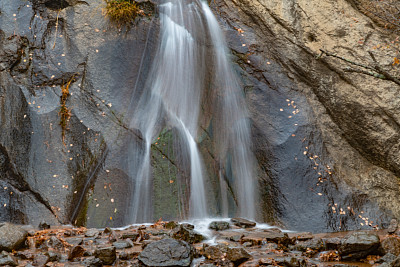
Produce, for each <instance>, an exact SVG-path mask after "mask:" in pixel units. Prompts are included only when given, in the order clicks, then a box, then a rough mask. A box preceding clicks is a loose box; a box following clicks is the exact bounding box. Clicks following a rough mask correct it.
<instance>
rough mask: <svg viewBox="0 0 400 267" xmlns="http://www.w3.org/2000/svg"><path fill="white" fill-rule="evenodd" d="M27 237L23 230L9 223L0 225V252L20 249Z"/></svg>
mask: <svg viewBox="0 0 400 267" xmlns="http://www.w3.org/2000/svg"><path fill="white" fill-rule="evenodd" d="M27 235H28V232H26V231H25V230H24V229H22V228H21V227H19V226H17V225H13V224H10V223H2V224H0V251H2V250H6V251H12V250H15V249H18V248H20V247H21V246H22V245H23V244H24V242H25V240H26V237H27Z"/></svg>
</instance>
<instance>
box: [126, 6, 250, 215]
mask: <svg viewBox="0 0 400 267" xmlns="http://www.w3.org/2000/svg"><path fill="white" fill-rule="evenodd" d="M159 11H160V43H159V46H158V49H157V51H156V54H155V56H154V59H153V62H152V65H151V68H150V71H149V73H148V75H147V77H148V78H147V80H146V82H145V83H144V86H143V93H142V95H141V96H140V99H139V100H138V101H135V107H134V108H133V112H132V114H133V115H132V118H131V121H130V127H131V128H132V129H137V130H138V131H139V132H140V135H141V137H142V138H143V141H142V144H131V145H130V146H131V148H130V149H131V151H132V152H131V155H130V159H129V161H130V175H131V177H132V179H133V181H134V182H133V186H134V192H133V197H132V200H131V201H132V209H131V211H130V213H131V215H130V216H131V221H132V222H136V223H139V222H146V221H147V222H148V221H151V220H153V219H154V218H153V214H152V212H153V197H152V194H153V193H152V190H153V188H152V186H153V180H152V179H153V177H152V166H151V157H152V144H153V142H154V140H155V139H156V138H157V136H158V135H159V134H160V132H161V131H162V130H163V129H174V130H175V131H174V134H176V135H178V136H179V138H180V139H179V140H181V141H180V146H178V145H176V146H175V149H176V148H179V149H180V150H182V151H181V152H180V153H181V154H182V155H183V158H184V160H185V162H187V165H190V166H183V167H182V166H181V167H182V169H187V168H189V169H190V171H189V172H187V173H188V174H190V183H189V184H187V185H186V186H187V187H188V188H184V190H183V191H182V195H184V193H189V198H188V199H187V200H188V201H189V202H190V203H189V208H188V209H189V210H187V211H185V217H186V218H187V217H190V218H206V217H208V216H215V215H224V216H228V215H235V216H243V217H247V218H249V219H254V218H255V214H256V212H255V199H256V194H255V193H254V192H255V190H254V189H255V188H254V187H255V186H254V184H255V181H254V177H253V168H254V161H253V155H252V153H251V150H250V147H251V141H250V128H249V123H248V119H247V117H248V114H247V111H246V107H245V100H244V95H243V91H242V89H241V87H240V85H239V82H238V78H237V77H236V75H235V73H234V71H233V69H232V67H231V65H230V62H229V60H228V56H229V53H228V51H227V49H226V45H225V41H224V37H223V33H222V31H221V29H220V28H219V25H218V22H217V20H216V18H215V17H214V15H213V14H212V12H211V10H210V8H209V7H208V5H207V4H206V3H205V2H201V1H199V0H190V1H189V0H179V1H178V0H176V1H166V2H165V3H163V4H161V5H160V6H159ZM206 92H207V93H206ZM210 92H211V95H213V96H215V97H211V99H213V100H212V101H209V102H212V106H213V107H212V108H211V109H212V120H211V121H212V122H211V123H212V129H213V130H212V136H213V139H214V140H213V143H214V146H215V147H214V148H213V149H214V150H215V151H214V152H215V160H216V162H215V163H213V164H216V165H217V172H216V173H215V174H214V176H215V177H217V179H219V182H217V183H216V184H215V183H214V185H213V186H216V187H218V186H219V187H220V188H219V189H218V192H219V197H218V199H212V197H213V196H212V195H211V193H210V190H208V189H210V188H209V187H210V185H207V183H211V182H209V181H210V178H209V176H208V175H207V172H209V171H210V170H208V169H206V168H205V164H204V162H203V157H202V154H201V152H200V149H199V143H198V142H199V141H198V133H199V132H200V125H199V124H200V123H199V121H200V120H201V119H202V116H204V114H203V113H204V112H205V111H204V109H203V108H204V106H203V103H204V101H205V100H204V99H205V95H207V97H209V98H210V96H209V95H210ZM139 143H140V142H139ZM186 159H187V160H186ZM177 168H179V167H177ZM214 171H215V170H214ZM182 184H184V183H182ZM207 186H208V187H207ZM228 188H229V190H228ZM232 190H233V192H232ZM178 194H179V195H180V193H179V192H178ZM232 195H233V196H232ZM232 199H234V200H235V201H232ZM183 201H185V199H183ZM217 202H218V203H217ZM210 203H211V204H210ZM210 206H213V207H214V206H218V207H219V208H218V209H219V210H217V211H216V213H217V214H210V210H212V209H211V208H210ZM179 208H181V207H179ZM215 210H216V209H214V213H215ZM232 210H233V212H232Z"/></svg>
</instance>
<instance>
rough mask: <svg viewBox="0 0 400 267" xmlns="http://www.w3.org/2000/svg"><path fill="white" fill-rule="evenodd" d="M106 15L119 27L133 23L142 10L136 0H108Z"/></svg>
mask: <svg viewBox="0 0 400 267" xmlns="http://www.w3.org/2000/svg"><path fill="white" fill-rule="evenodd" d="M106 4H107V5H106V8H105V15H106V16H107V17H108V18H109V19H110V21H111V22H112V23H114V24H115V25H117V26H118V27H120V26H122V25H126V24H129V23H132V22H133V21H134V20H135V18H136V17H137V15H138V14H139V12H140V9H139V6H138V3H137V2H136V1H134V0H106Z"/></svg>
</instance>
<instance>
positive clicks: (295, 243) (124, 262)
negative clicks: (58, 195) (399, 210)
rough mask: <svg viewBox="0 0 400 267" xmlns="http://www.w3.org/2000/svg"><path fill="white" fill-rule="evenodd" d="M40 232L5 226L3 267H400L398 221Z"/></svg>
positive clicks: (1, 232) (0, 234)
mask: <svg viewBox="0 0 400 267" xmlns="http://www.w3.org/2000/svg"><path fill="white" fill-rule="evenodd" d="M40 228H41V230H39V229H34V228H33V227H32V226H19V225H13V224H9V223H2V224H0V250H1V251H2V252H1V254H0V266H7V265H8V266H71V265H74V266H102V265H115V266H209V267H210V266H242V267H245V266H400V256H399V255H400V237H399V229H398V225H397V222H396V221H392V224H391V226H390V227H389V229H386V230H371V231H353V232H338V233H320V234H312V233H307V232H303V233H298V232H285V231H281V230H280V229H278V228H270V227H265V226H264V227H262V226H261V227H258V226H256V225H255V223H253V222H250V221H247V220H245V219H240V218H236V219H231V220H230V221H227V220H224V221H214V222H211V223H210V224H209V225H208V230H207V231H202V233H203V234H201V233H199V232H197V231H196V230H195V227H194V225H191V224H188V223H181V224H179V223H176V222H162V221H159V222H157V223H155V224H151V225H150V224H148V225H136V226H129V227H127V228H121V229H110V228H105V229H87V228H75V227H72V226H62V227H56V228H53V227H50V226H49V225H47V224H45V223H42V224H41V225H40ZM205 235H207V236H205Z"/></svg>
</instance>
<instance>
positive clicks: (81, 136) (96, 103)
mask: <svg viewBox="0 0 400 267" xmlns="http://www.w3.org/2000/svg"><path fill="white" fill-rule="evenodd" d="M154 2H157V1H154ZM356 2H357V1H350V0H348V1H346V0H338V1H318V0H299V1H295V2H293V1H280V0H216V1H211V3H210V5H211V7H212V8H213V9H214V10H215V11H217V12H215V13H216V14H217V15H218V16H219V20H220V22H221V25H222V26H223V27H224V30H225V33H226V36H227V41H228V43H229V47H230V49H231V51H232V53H233V55H234V56H233V57H232V60H233V61H234V63H236V64H235V68H236V70H237V71H238V72H239V73H240V74H241V82H242V84H243V88H244V93H245V95H246V101H247V104H248V107H249V118H250V120H251V125H252V140H253V143H254V145H253V151H254V153H255V156H256V159H257V163H258V164H257V165H258V173H257V177H259V186H258V188H259V192H258V195H259V197H260V201H259V203H255V204H256V205H258V208H259V210H260V212H258V214H259V217H258V218H257V219H258V220H260V221H268V222H275V223H279V224H282V225H284V226H285V227H287V228H290V229H294V230H310V231H325V230H345V229H359V228H367V227H369V225H372V226H374V225H378V226H387V225H388V223H389V218H390V219H391V218H393V217H394V218H397V219H399V218H400V199H399V198H398V195H399V193H400V185H399V182H398V181H399V180H398V179H399V176H400V149H399V148H400V141H399V140H400V138H399V137H400V102H399V101H398V100H397V99H398V98H397V96H398V95H399V93H400V92H399V91H400V88H399V86H398V85H396V84H394V83H392V82H390V81H384V80H380V79H376V78H373V77H370V76H365V75H363V74H360V73H356V72H345V71H344V70H345V68H348V67H349V66H347V65H346V64H344V63H343V62H342V61H340V60H339V59H337V58H333V57H327V56H322V57H319V59H317V57H318V56H319V55H320V49H321V48H323V49H325V50H326V51H329V52H332V53H336V54H338V55H340V56H342V57H345V58H347V59H349V60H351V61H354V62H361V63H363V64H366V65H373V64H375V63H374V60H373V58H372V57H371V56H370V55H369V54H368V52H372V53H373V54H374V56H375V58H376V59H377V60H378V61H379V64H380V65H381V66H382V68H384V69H385V70H391V69H390V68H392V63H393V62H392V61H393V55H395V50H394V48H393V47H389V48H387V49H385V50H382V49H374V47H376V46H377V45H382V44H386V43H390V42H391V41H392V39H394V38H392V37H391V36H390V35H388V34H386V33H385V32H384V31H382V30H379V29H378V26H377V24H376V23H375V22H374V21H372V20H371V19H370V18H369V17H367V16H365V15H364V14H363V13H361V12H360V10H359V9H358V8H359V5H356V4H355V3H356ZM140 4H141V5H143V9H144V11H145V12H146V14H147V15H148V16H145V17H138V18H137V19H136V22H135V24H134V25H131V27H130V29H125V28H123V29H116V28H114V27H113V26H112V25H110V24H109V22H108V20H107V19H106V18H104V16H103V15H102V12H101V8H102V5H103V1H102V0H93V1H75V0H68V1H58V0H46V1H44V0H31V1H30V2H27V1H25V0H2V1H1V2H0V125H1V129H2V130H1V133H0V221H11V222H15V223H29V224H32V225H38V224H39V222H40V221H41V220H43V219H45V221H46V222H47V223H48V224H50V225H55V224H59V223H71V222H72V223H76V224H86V225H87V226H90V227H105V226H120V225H124V224H127V223H130V221H129V218H128V216H127V214H129V210H130V207H129V203H130V202H131V200H130V199H129V197H127V196H130V195H131V193H132V191H133V186H134V185H133V183H132V180H131V178H130V177H129V175H128V173H129V168H130V167H129V165H128V161H129V160H130V159H129V157H128V152H127V151H128V150H129V146H130V145H138V146H140V145H141V141H140V140H141V136H140V133H137V132H135V130H133V129H129V127H127V123H128V121H129V118H128V117H129V115H127V114H126V110H127V107H128V106H129V105H130V104H131V103H133V104H134V103H135V101H136V99H137V97H136V96H137V95H138V94H141V88H142V86H141V85H142V83H143V80H145V78H146V77H145V76H146V75H142V74H143V73H147V71H148V67H149V63H150V62H151V59H152V56H153V52H154V50H155V49H156V43H157V36H158V35H157V33H158V18H157V16H154V12H155V11H154V4H152V3H151V2H150V1H140ZM350 67H354V66H350ZM139 76H140V77H141V79H137V78H138V77H139ZM66 89H68V91H69V92H68V93H67V94H65V96H67V98H66V99H65V98H63V97H62V96H63V91H64V92H65V91H66ZM61 108H64V110H65V108H66V109H67V110H68V111H69V112H67V113H64V115H65V116H66V117H64V119H66V121H64V122H67V124H66V126H65V127H63V126H62V125H65V124H64V122H63V119H62V118H63V117H62V115H63V114H61V113H60V110H61ZM127 118H128V119H127ZM169 133H170V130H168V131H166V132H165V136H162V138H161V139H163V141H164V139H165V140H171V139H173V138H171V136H170V135H169ZM127 144H130V145H127ZM200 148H201V151H202V152H203V154H204V155H203V156H204V157H205V158H206V159H209V160H206V162H207V166H213V165H215V162H214V161H213V155H211V153H210V152H209V151H207V144H206V142H205V141H203V142H202V143H201V144H200ZM162 149H164V148H162ZM162 149H161V150H157V151H154V153H156V154H155V155H153V157H152V161H153V163H155V164H156V165H157V166H156V167H155V169H154V170H155V173H156V174H157V175H158V173H164V172H165V169H168V170H170V169H174V170H175V169H176V166H174V164H173V163H168V164H170V165H168V166H167V165H165V158H164V154H165V151H164V150H162ZM209 172H212V167H209ZM160 175H161V174H160ZM159 180H160V183H161V181H163V182H165V183H166V185H164V184H161V185H160V184H158V183H155V185H154V186H155V188H157V186H161V187H163V186H171V188H172V187H173V186H178V185H177V183H170V182H169V181H170V180H169V179H159ZM157 181H158V180H157ZM174 190H175V189H174ZM174 190H171V195H165V196H161V197H159V196H158V198H157V199H159V201H158V202H160V203H161V204H159V206H157V207H156V208H155V211H157V212H158V213H160V214H161V215H162V217H163V218H164V217H165V216H168V215H169V214H170V213H168V212H169V210H168V212H167V208H168V209H174V210H178V208H176V207H177V206H179V203H178V202H173V204H174V205H170V203H169V202H168V201H164V200H165V199H167V200H171V199H173V198H172V197H171V196H174V195H175V191H174ZM89 195H90V196H91V197H90V198H89ZM171 201H172V200H171ZM232 201H234V200H232ZM170 207H173V208H170ZM175 208H176V209H175ZM180 208H182V210H187V206H185V204H182V207H180ZM164 213H165V214H164ZM164 215H165V216H164ZM170 216H172V215H170ZM174 216H175V217H176V218H168V219H179V218H180V216H181V214H178V212H176V214H175V215H174ZM360 216H361V218H363V219H361V218H360ZM160 217H161V216H160ZM156 219H158V218H156ZM305 222H307V223H305Z"/></svg>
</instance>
